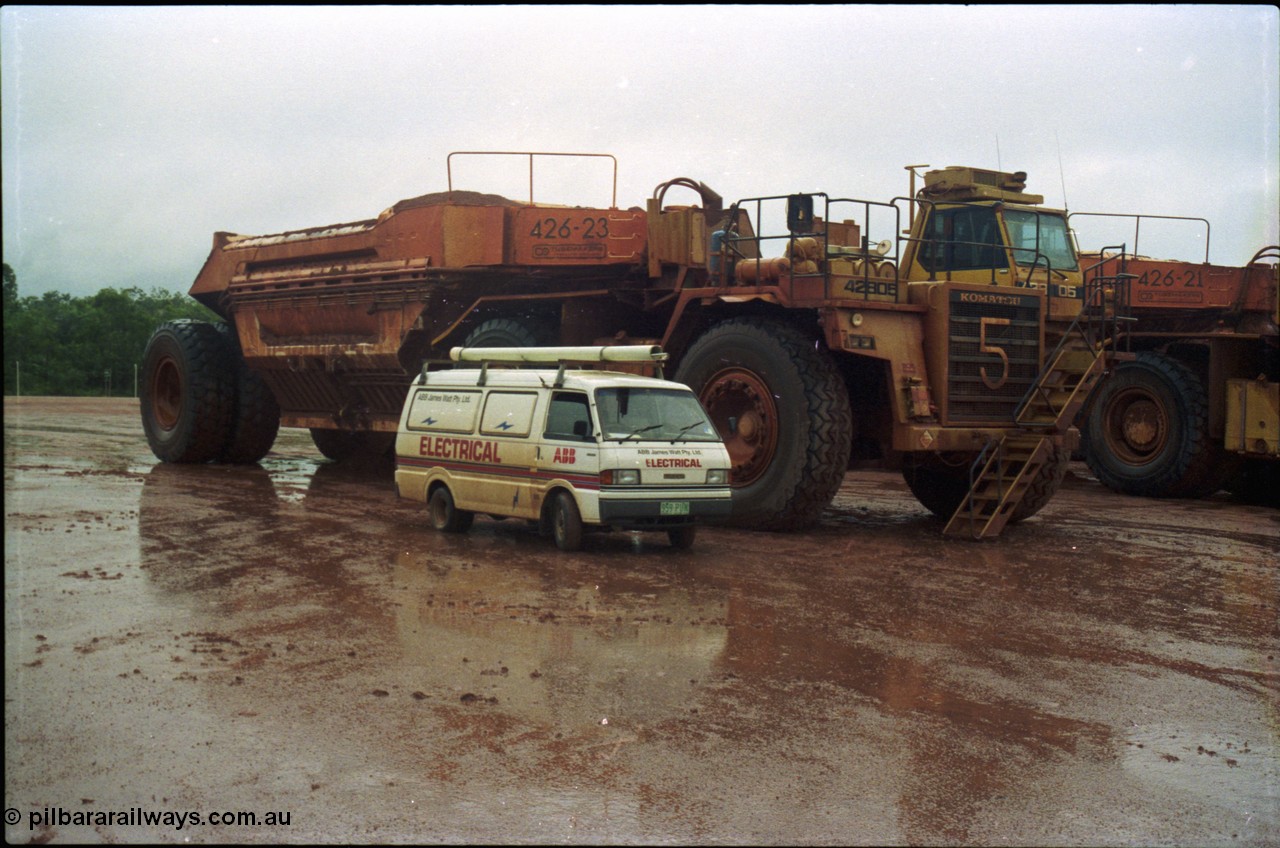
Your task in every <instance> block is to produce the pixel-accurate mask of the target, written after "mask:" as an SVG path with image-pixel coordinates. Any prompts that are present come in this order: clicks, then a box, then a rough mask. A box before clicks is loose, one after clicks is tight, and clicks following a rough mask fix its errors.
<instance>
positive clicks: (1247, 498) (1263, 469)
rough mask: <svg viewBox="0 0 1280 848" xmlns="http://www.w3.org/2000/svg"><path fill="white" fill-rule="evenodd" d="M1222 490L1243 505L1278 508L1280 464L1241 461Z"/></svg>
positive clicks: (1268, 461) (1257, 460)
mask: <svg viewBox="0 0 1280 848" xmlns="http://www.w3.org/2000/svg"><path fill="white" fill-rule="evenodd" d="M1224 488H1226V490H1227V491H1228V492H1230V493H1231V494H1232V495H1233V496H1234V497H1235V498H1236V499H1237V500H1239V501H1242V502H1244V503H1247V504H1255V505H1257V506H1270V507H1280V462H1278V461H1276V460H1266V459H1244V460H1241V461H1240V462H1238V463H1237V464H1236V465H1235V471H1234V473H1233V474H1232V476H1231V477H1230V479H1228V480H1227V483H1226V486H1225V487H1224Z"/></svg>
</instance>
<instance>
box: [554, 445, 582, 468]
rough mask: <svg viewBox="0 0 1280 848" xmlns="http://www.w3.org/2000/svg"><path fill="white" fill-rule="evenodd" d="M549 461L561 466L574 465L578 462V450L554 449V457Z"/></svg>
mask: <svg viewBox="0 0 1280 848" xmlns="http://www.w3.org/2000/svg"><path fill="white" fill-rule="evenodd" d="M551 461H552V462H555V463H559V464H561V465H576V464H577V462H578V449H577V448H556V455H555V456H554V457H552V458H551Z"/></svg>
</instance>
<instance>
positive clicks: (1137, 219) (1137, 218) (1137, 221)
mask: <svg viewBox="0 0 1280 848" xmlns="http://www.w3.org/2000/svg"><path fill="white" fill-rule="evenodd" d="M1076 216H1080V217H1085V218H1132V219H1134V223H1133V255H1134V256H1135V257H1136V256H1138V255H1139V252H1138V234H1139V230H1140V229H1141V228H1142V219H1143V218H1151V219H1153V220H1160V221H1199V222H1200V223H1202V224H1204V261H1205V264H1206V265H1207V264H1209V237H1210V235H1211V234H1212V233H1211V227H1210V225H1209V221H1208V219H1207V218H1194V217H1191V216H1188V215H1142V214H1138V213H1134V212H1072V213H1070V214H1069V215H1067V223H1068V224H1069V223H1070V222H1071V219H1072V218H1074V217H1076Z"/></svg>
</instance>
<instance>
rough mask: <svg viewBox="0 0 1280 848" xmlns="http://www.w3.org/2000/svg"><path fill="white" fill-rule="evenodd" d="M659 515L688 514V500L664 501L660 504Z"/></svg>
mask: <svg viewBox="0 0 1280 848" xmlns="http://www.w3.org/2000/svg"><path fill="white" fill-rule="evenodd" d="M658 514H659V515H688V514H689V502H688V501H663V502H662V503H661V504H659V506H658Z"/></svg>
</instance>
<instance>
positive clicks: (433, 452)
mask: <svg viewBox="0 0 1280 848" xmlns="http://www.w3.org/2000/svg"><path fill="white" fill-rule="evenodd" d="M498 447H499V445H498V443H497V442H477V441H472V440H471V439H450V438H446V437H444V436H423V437H422V440H421V442H419V444H418V453H419V454H420V455H421V456H430V457H435V458H436V459H461V460H465V461H467V462H488V463H495V464H501V462H502V457H500V456H498Z"/></svg>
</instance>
